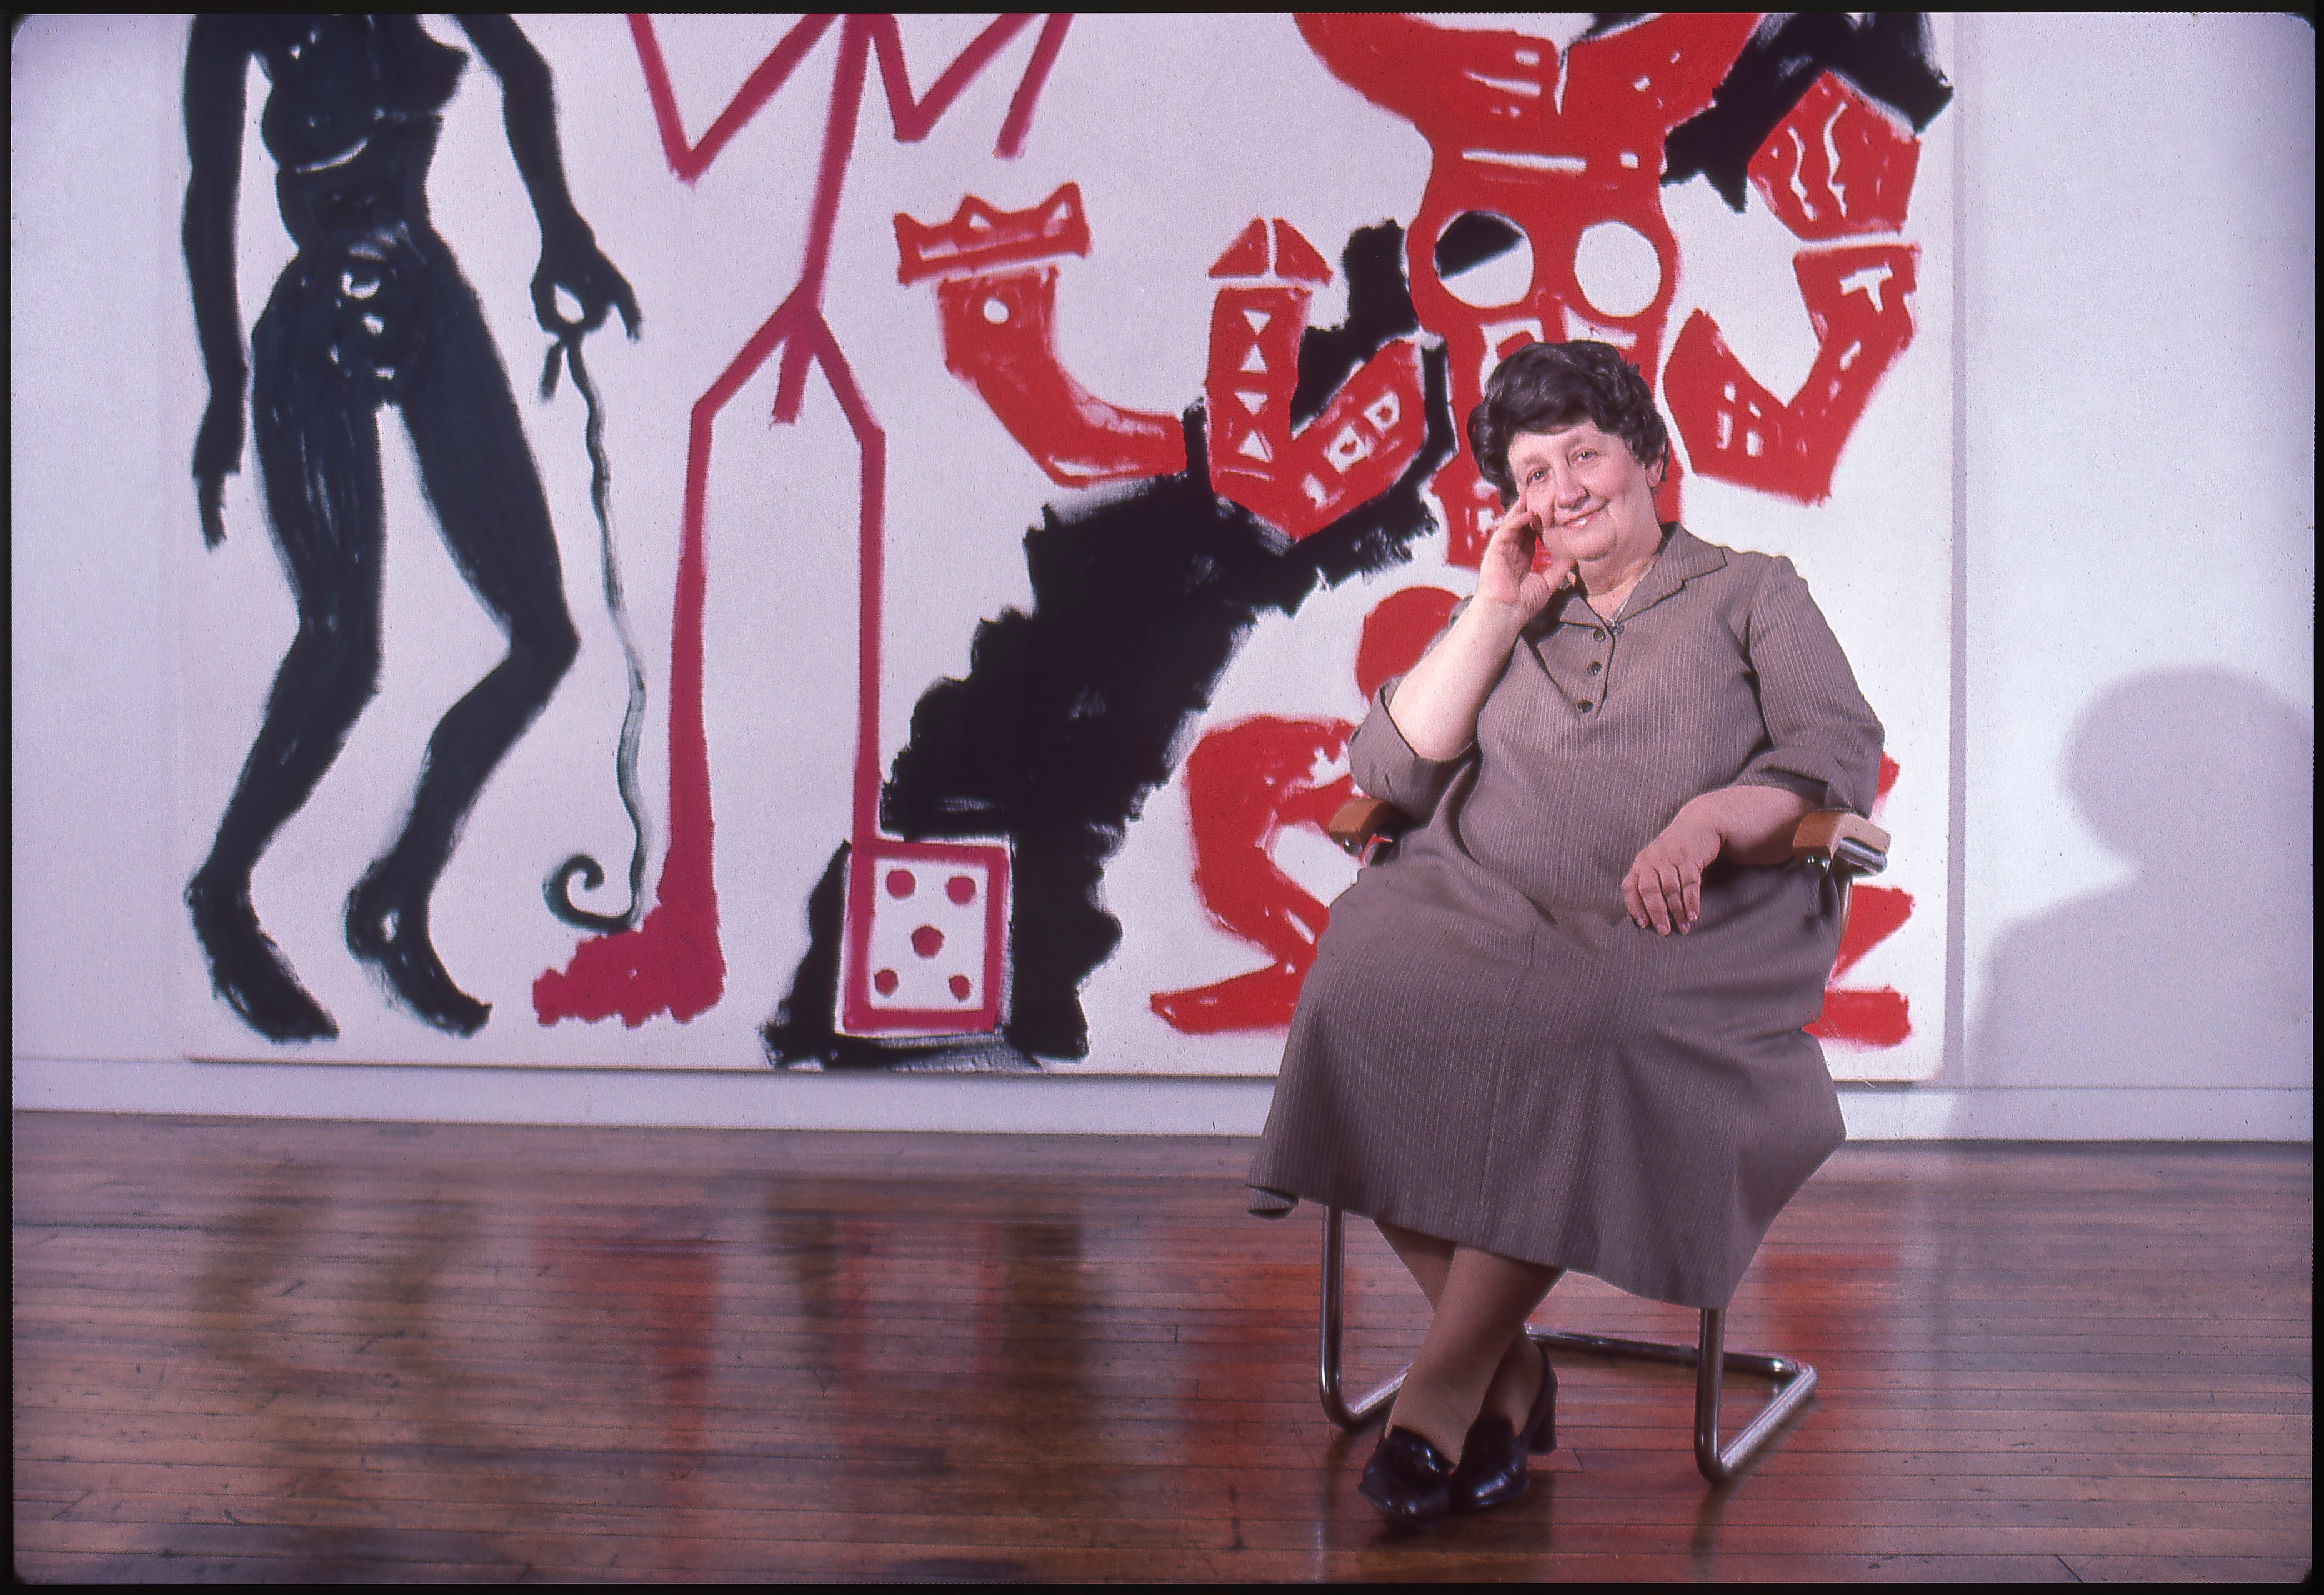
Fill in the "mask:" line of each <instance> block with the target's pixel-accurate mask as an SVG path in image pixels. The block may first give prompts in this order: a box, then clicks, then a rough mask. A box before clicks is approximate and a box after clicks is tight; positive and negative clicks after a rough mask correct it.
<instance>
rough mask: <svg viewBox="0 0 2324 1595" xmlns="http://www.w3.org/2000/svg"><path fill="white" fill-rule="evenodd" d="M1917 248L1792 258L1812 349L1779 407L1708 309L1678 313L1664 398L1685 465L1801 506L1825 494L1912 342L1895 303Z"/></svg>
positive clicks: (1900, 305) (1907, 313)
mask: <svg viewBox="0 0 2324 1595" xmlns="http://www.w3.org/2000/svg"><path fill="white" fill-rule="evenodd" d="M1917 254H1918V252H1917V251H1916V250H1914V248H1913V247H1912V246H1911V245H1909V244H1857V245H1852V246H1849V247H1847V248H1841V249H1809V250H1802V251H1801V252H1800V254H1798V255H1797V256H1796V257H1795V258H1794V261H1793V263H1792V270H1793V272H1794V275H1795V276H1797V277H1798V279H1799V283H1800V297H1801V298H1802V299H1803V300H1805V301H1806V303H1807V308H1808V320H1809V323H1810V325H1812V327H1814V328H1815V335H1816V358H1815V364H1814V366H1813V367H1812V369H1811V370H1810V371H1809V372H1808V376H1807V380H1806V381H1805V382H1803V383H1801V384H1800V391H1799V392H1798V393H1797V394H1795V395H1794V397H1793V398H1792V400H1791V401H1790V402H1789V403H1785V402H1784V401H1782V400H1779V399H1777V398H1776V397H1775V395H1774V394H1772V393H1770V392H1767V390H1766V389H1765V388H1763V387H1761V386H1760V385H1759V384H1758V383H1757V382H1756V381H1754V380H1753V379H1752V376H1751V373H1749V372H1748V371H1746V370H1744V369H1743V363H1742V361H1740V360H1739V359H1738V358H1737V357H1736V355H1735V351H1734V350H1732V349H1730V348H1729V347H1728V346H1727V340H1726V339H1725V338H1724V337H1720V332H1719V323H1718V322H1717V321H1715V320H1713V319H1712V318H1711V314H1710V312H1708V311H1706V310H1697V311H1696V312H1695V313H1694V314H1693V315H1692V316H1690V317H1688V318H1687V321H1686V326H1685V327H1684V328H1683V329H1682V330H1681V331H1680V333H1679V335H1678V341H1677V343H1675V344H1674V345H1673V346H1672V347H1671V357H1670V368H1669V370H1668V372H1667V373H1665V379H1664V385H1663V396H1664V398H1665V400H1667V401H1668V402H1669V405H1670V414H1671V419H1673V420H1674V421H1675V422H1676V423H1677V424H1678V430H1679V436H1681V437H1682V438H1685V439H1686V451H1687V457H1688V458H1689V459H1691V460H1692V461H1693V462H1694V468H1695V469H1696V470H1697V471H1700V472H1701V474H1702V475H1706V476H1714V477H1717V478H1718V479H1719V480H1720V481H1721V482H1732V483H1735V484H1738V486H1742V487H1753V488H1757V489H1758V490H1759V491H1760V492H1762V493H1775V494H1778V495H1780V496H1782V497H1784V498H1788V499H1795V500H1797V501H1798V502H1801V503H1803V504H1820V503H1821V502H1823V501H1824V500H1826V499H1828V498H1830V497H1831V473H1832V468H1833V467H1834V466H1837V465H1838V464H1839V463H1840V449H1841V448H1842V447H1844V446H1845V445H1846V444H1847V442H1848V437H1849V433H1850V432H1852V431H1854V430H1855V429H1856V423H1857V421H1858V419H1859V418H1861V417H1862V415H1863V414H1864V407H1865V406H1866V405H1867V404H1868V403H1870V402H1871V401H1872V391H1873V389H1874V388H1876V387H1877V386H1878V385H1879V383H1880V379H1881V377H1883V376H1884V375H1886V373H1887V370H1888V367H1889V366H1890V365H1892V364H1895V360H1896V356H1897V355H1901V354H1903V353H1904V350H1905V348H1906V347H1907V346H1909V345H1910V344H1911V343H1912V341H1913V312H1912V310H1911V309H1910V308H1909V306H1908V305H1907V304H1906V302H1905V301H1906V300H1908V299H1909V298H1910V297H1911V295H1912V292H1913V289H1914V270H1913V263H1914V259H1915V258H1916V256H1917Z"/></svg>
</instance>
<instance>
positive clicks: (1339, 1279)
mask: <svg viewBox="0 0 2324 1595" xmlns="http://www.w3.org/2000/svg"><path fill="white" fill-rule="evenodd" d="M1346 1223H1347V1215H1346V1214H1344V1213H1342V1212H1341V1211H1340V1210H1339V1209H1338V1208H1336V1207H1327V1208H1325V1209H1324V1210H1323V1336H1322V1344H1321V1346H1320V1348H1319V1355H1318V1359H1317V1363H1318V1366H1317V1374H1318V1383H1319V1384H1320V1386H1321V1388H1322V1393H1323V1413H1324V1415H1325V1416H1327V1417H1329V1418H1330V1419H1331V1420H1332V1421H1333V1423H1335V1424H1338V1425H1339V1426H1340V1427H1341V1428H1342V1429H1360V1428H1361V1427H1363V1426H1364V1425H1365V1424H1369V1423H1370V1422H1371V1421H1372V1420H1373V1419H1375V1418H1379V1417H1385V1416H1386V1415H1387V1414H1388V1402H1389V1401H1390V1400H1391V1399H1392V1398H1393V1397H1395V1395H1396V1393H1397V1391H1398V1390H1400V1389H1402V1388H1404V1376H1405V1375H1406V1374H1407V1373H1409V1372H1411V1371H1412V1368H1411V1364H1409V1363H1406V1365H1405V1366H1404V1367H1403V1368H1400V1369H1397V1371H1396V1372H1395V1373H1394V1374H1392V1375H1390V1376H1389V1377H1388V1379H1387V1380H1386V1381H1384V1382H1383V1383H1381V1384H1380V1385H1379V1386H1377V1387H1375V1388H1373V1389H1372V1390H1370V1391H1369V1392H1368V1393H1367V1394H1365V1395H1363V1396H1361V1397H1358V1398H1357V1399H1356V1400H1355V1401H1353V1402H1351V1401H1349V1400H1348V1399H1347V1397H1345V1396H1344V1395H1343V1394H1342V1391H1341V1381H1340V1341H1341V1322H1342V1308H1343V1305H1344V1303H1345V1297H1346V1268H1345V1263H1346V1234H1347V1231H1346ZM1526 1338H1527V1339H1529V1340H1531V1341H1533V1343H1534V1344H1535V1345H1536V1346H1540V1347H1542V1348H1544V1349H1545V1350H1546V1349H1549V1348H1553V1347H1554V1348H1555V1349H1556V1350H1559V1351H1586V1352H1589V1353H1590V1354H1591V1355H1592V1356H1596V1357H1605V1358H1609V1359H1611V1360H1617V1361H1619V1360H1632V1361H1638V1362H1660V1363H1664V1364H1666V1365H1669V1366H1672V1367H1677V1368H1692V1369H1694V1370H1695V1374H1694V1465H1695V1466H1696V1467H1697V1468H1700V1469H1701V1471H1702V1476H1703V1477H1704V1478H1705V1479H1708V1480H1711V1483H1713V1484H1724V1483H1726V1482H1727V1481H1728V1480H1730V1479H1732V1478H1734V1477H1735V1475H1736V1474H1737V1473H1738V1472H1740V1471H1742V1470H1743V1468H1744V1466H1745V1465H1746V1464H1747V1463H1748V1462H1749V1461H1750V1460H1751V1459H1752V1458H1753V1457H1755V1456H1757V1454H1758V1453H1759V1451H1760V1448H1761V1447H1763V1446H1765V1445H1766V1443H1767V1442H1768V1441H1769V1440H1770V1439H1772V1438H1774V1436H1775V1431H1776V1430H1777V1429H1780V1428H1781V1427H1783V1425H1784V1424H1786V1423H1788V1422H1789V1421H1790V1420H1791V1418H1792V1415H1794V1414H1795V1413H1797V1412H1798V1411H1799V1410H1800V1409H1801V1408H1802V1407H1803V1406H1806V1405H1807V1403H1808V1398H1809V1397H1812V1396H1813V1395H1814V1394H1815V1388H1816V1370H1815V1369H1814V1368H1813V1367H1812V1366H1810V1365H1809V1364H1807V1363H1804V1362H1798V1361H1794V1360H1792V1359H1791V1358H1788V1357H1768V1356H1763V1355H1760V1354H1759V1353H1757V1352H1753V1351H1728V1350H1727V1349H1726V1340H1727V1310H1726V1309H1725V1308H1723V1307H1705V1308H1704V1309H1703V1310H1702V1339H1701V1342H1700V1343H1699V1344H1697V1345H1692V1346H1682V1345H1674V1344H1672V1343H1670V1342H1668V1341H1626V1340H1619V1339H1617V1338H1616V1337H1614V1336H1612V1335H1600V1334H1582V1333H1580V1332H1576V1331H1573V1330H1564V1329H1535V1327H1534V1326H1533V1325H1531V1324H1527V1325H1526ZM1730 1373H1733V1374H1748V1375H1751V1376H1754V1377H1756V1378H1769V1379H1773V1380H1775V1392H1774V1394H1773V1395H1771V1396H1770V1397H1768V1399H1767V1405H1766V1406H1764V1407H1762V1408H1760V1410H1759V1413H1758V1415H1757V1416H1756V1417H1754V1418H1753V1419H1752V1420H1751V1421H1750V1423H1748V1424H1746V1425H1745V1426H1744V1429H1743V1432H1742V1433H1741V1434H1738V1435H1736V1436H1735V1438H1734V1439H1733V1440H1731V1441H1729V1443H1727V1444H1726V1445H1724V1446H1721V1445H1720V1443H1719V1397H1720V1389H1721V1387H1722V1385H1723V1383H1724V1379H1725V1376H1726V1375H1728V1374H1730Z"/></svg>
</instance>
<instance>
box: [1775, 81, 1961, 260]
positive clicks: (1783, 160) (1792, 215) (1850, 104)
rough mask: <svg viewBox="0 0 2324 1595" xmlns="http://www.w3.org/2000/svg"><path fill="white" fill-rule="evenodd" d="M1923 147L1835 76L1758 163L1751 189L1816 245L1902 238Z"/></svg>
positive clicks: (1798, 110) (1781, 128) (1809, 97)
mask: <svg viewBox="0 0 2324 1595" xmlns="http://www.w3.org/2000/svg"><path fill="white" fill-rule="evenodd" d="M1920 161H1921V141H1920V140H1919V139H1917V138H1915V137H1914V136H1913V134H1911V132H1910V131H1908V130H1906V129H1904V128H1900V127H1898V126H1897V125H1896V124H1895V122H1893V121H1891V120H1890V119H1889V117H1888V116H1887V115H1886V113H1885V112H1883V111H1881V110H1879V109H1878V108H1877V107H1876V106H1874V105H1873V104H1872V102H1871V101H1870V100H1867V99H1866V98H1865V97H1863V96H1862V95H1860V94H1858V92H1857V91H1856V90H1855V89H1853V88H1850V87H1849V85H1847V84H1846V83H1844V82H1842V81H1841V80H1840V78H1836V77H1834V76H1833V75H1832V74H1831V73H1830V72H1826V73H1824V74H1822V75H1821V77H1819V78H1816V80H1815V83H1814V84H1813V85H1812V87H1811V88H1809V89H1808V91H1807V93H1806V94H1805V95H1803V96H1802V97H1801V98H1800V103H1799V104H1798V105H1796V106H1793V107H1792V111H1791V114H1790V115H1787V116H1785V117H1784V119H1783V121H1782V122H1780V123H1779V124H1776V127H1775V132H1774V133H1772V134H1768V135H1767V142H1766V143H1764V144H1761V145H1760V146H1759V150H1758V153H1757V154H1756V155H1754V156H1752V158H1751V164H1750V167H1749V169H1748V170H1749V173H1750V178H1751V186H1752V187H1753V188H1755V189H1758V190H1759V197H1760V198H1763V199H1765V200H1766V202H1767V207H1768V208H1769V209H1770V210H1772V211H1774V212H1775V215H1776V217H1777V218H1778V219H1780V220H1781V221H1782V222H1783V224H1784V226H1786V227H1789V228H1790V229H1791V230H1792V233H1793V235H1794V236H1795V237H1799V238H1803V239H1806V240H1808V241H1809V242H1811V243H1826V242H1829V241H1830V240H1831V239H1834V238H1847V237H1854V236H1857V235H1862V234H1867V233H1895V232H1901V231H1902V230H1903V229H1904V210H1905V207H1906V205H1907V203H1908V202H1909V201H1910V200H1911V198H1912V197H1913V179H1914V176H1915V174H1916V173H1917V171H1918V170H1919V167H1920Z"/></svg>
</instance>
